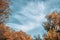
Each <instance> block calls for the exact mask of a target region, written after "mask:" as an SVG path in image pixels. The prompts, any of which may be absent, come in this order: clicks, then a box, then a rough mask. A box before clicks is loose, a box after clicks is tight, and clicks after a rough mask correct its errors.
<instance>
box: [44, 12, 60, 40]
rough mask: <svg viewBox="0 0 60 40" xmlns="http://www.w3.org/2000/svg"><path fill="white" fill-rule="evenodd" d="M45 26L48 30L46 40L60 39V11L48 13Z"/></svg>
mask: <svg viewBox="0 0 60 40" xmlns="http://www.w3.org/2000/svg"><path fill="white" fill-rule="evenodd" d="M44 28H45V30H47V32H48V34H47V35H45V37H44V40H60V13H56V12H53V13H52V14H48V16H47V22H45V23H44Z"/></svg>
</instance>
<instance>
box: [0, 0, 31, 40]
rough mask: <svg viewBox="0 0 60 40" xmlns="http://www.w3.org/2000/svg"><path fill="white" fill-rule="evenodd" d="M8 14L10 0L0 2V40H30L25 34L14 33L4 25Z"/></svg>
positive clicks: (0, 0)
mask: <svg viewBox="0 0 60 40" xmlns="http://www.w3.org/2000/svg"><path fill="white" fill-rule="evenodd" d="M9 14H10V0H0V40H31V39H32V38H31V36H30V35H28V34H26V33H25V32H23V31H20V32H16V31H15V30H11V29H10V28H9V27H7V26H6V25H5V24H4V23H5V22H6V21H7V19H8V17H9Z"/></svg>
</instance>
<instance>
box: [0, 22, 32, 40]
mask: <svg viewBox="0 0 60 40" xmlns="http://www.w3.org/2000/svg"><path fill="white" fill-rule="evenodd" d="M0 40H32V38H31V36H30V35H27V34H26V33H25V32H23V31H20V32H16V31H13V30H10V28H9V27H7V26H5V25H4V24H3V23H2V24H0Z"/></svg>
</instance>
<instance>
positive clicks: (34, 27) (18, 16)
mask: <svg viewBox="0 0 60 40" xmlns="http://www.w3.org/2000/svg"><path fill="white" fill-rule="evenodd" d="M12 2H13V4H12V5H11V6H10V8H11V9H12V12H11V15H10V17H9V20H8V22H7V23H6V25H7V26H9V27H10V28H12V29H14V30H16V31H19V30H23V31H25V32H26V33H27V34H30V35H32V36H34V35H38V34H40V36H41V37H42V35H43V34H44V33H46V31H45V30H44V28H43V26H42V24H43V22H45V21H46V18H45V16H46V15H47V14H48V13H51V12H53V11H57V12H59V11H60V0H12Z"/></svg>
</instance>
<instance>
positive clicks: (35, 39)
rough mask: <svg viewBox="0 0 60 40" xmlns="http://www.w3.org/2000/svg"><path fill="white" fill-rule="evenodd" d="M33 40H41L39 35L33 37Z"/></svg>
mask: <svg viewBox="0 0 60 40" xmlns="http://www.w3.org/2000/svg"><path fill="white" fill-rule="evenodd" d="M33 40H42V39H41V38H40V35H38V36H34V39H33Z"/></svg>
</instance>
